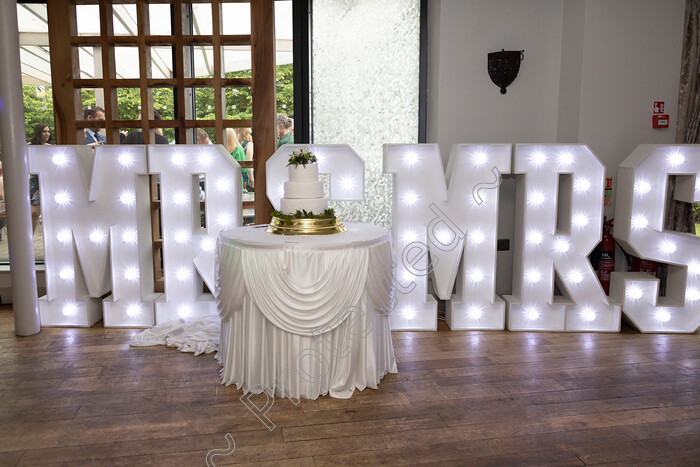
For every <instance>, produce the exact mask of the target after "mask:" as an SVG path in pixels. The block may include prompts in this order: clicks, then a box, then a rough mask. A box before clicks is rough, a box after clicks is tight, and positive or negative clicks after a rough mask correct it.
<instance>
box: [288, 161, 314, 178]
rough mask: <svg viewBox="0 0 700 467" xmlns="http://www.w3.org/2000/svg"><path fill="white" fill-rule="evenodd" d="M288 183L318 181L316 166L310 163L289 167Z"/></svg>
mask: <svg viewBox="0 0 700 467" xmlns="http://www.w3.org/2000/svg"><path fill="white" fill-rule="evenodd" d="M287 169H289V181H290V182H315V181H317V180H318V164H317V163H315V162H314V163H311V164H306V165H302V164H299V165H290V166H288V167H287Z"/></svg>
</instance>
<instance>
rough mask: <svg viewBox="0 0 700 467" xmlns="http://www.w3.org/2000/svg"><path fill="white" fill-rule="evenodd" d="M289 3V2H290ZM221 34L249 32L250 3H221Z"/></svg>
mask: <svg viewBox="0 0 700 467" xmlns="http://www.w3.org/2000/svg"><path fill="white" fill-rule="evenodd" d="M290 4H291V2H290ZM221 23H222V24H221V34H226V35H243V34H250V4H249V3H224V4H222V5H221Z"/></svg>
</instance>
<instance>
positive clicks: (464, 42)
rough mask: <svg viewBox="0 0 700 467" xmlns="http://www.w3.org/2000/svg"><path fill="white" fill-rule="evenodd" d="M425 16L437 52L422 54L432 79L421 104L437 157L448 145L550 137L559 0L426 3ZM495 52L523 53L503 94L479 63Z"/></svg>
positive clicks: (440, 0) (554, 104) (553, 133)
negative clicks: (427, 107) (436, 146)
mask: <svg viewBox="0 0 700 467" xmlns="http://www.w3.org/2000/svg"><path fill="white" fill-rule="evenodd" d="M428 21H429V22H430V25H431V26H433V28H431V30H430V31H429V36H428V44H429V47H430V44H431V43H432V42H433V41H436V40H437V41H438V43H439V49H438V50H437V54H436V55H437V56H436V57H434V56H432V55H429V56H428V69H429V77H432V78H433V79H432V80H430V79H429V81H428V101H433V103H432V104H431V105H432V106H433V107H432V108H431V109H430V110H431V112H430V113H429V114H428V124H429V125H430V126H429V134H428V140H429V141H428V142H438V143H439V144H440V151H441V153H442V154H443V160H445V158H446V157H447V155H448V154H449V150H450V147H451V145H452V144H453V143H507V142H522V143H527V142H539V141H545V140H546V141H553V140H554V139H555V138H556V119H557V92H556V91H557V90H558V87H559V62H560V57H561V31H562V2H561V1H560V0H537V1H523V0H496V1H494V0H472V1H464V0H438V1H435V0H431V1H430V2H428ZM436 22H437V28H435V26H436ZM501 49H506V50H523V49H524V50H525V59H524V60H523V62H522V63H521V65H520V73H519V75H518V77H517V78H516V80H515V81H514V82H513V84H511V85H510V86H509V87H508V92H507V93H506V94H505V95H502V94H501V93H500V90H499V88H498V87H497V86H496V85H495V84H493V83H492V82H491V79H490V78H489V74H488V71H487V67H486V65H487V54H488V53H489V52H497V51H500V50H501ZM431 52H435V51H434V50H431ZM433 55H435V54H433ZM434 65H437V66H438V70H437V73H435V71H436V70H435V69H434V68H433V66H434ZM431 72H432V74H431ZM435 78H437V79H435ZM435 90H439V94H438V95H437V103H435V102H434V100H433V92H434V91H435Z"/></svg>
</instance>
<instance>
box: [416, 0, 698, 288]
mask: <svg viewBox="0 0 700 467" xmlns="http://www.w3.org/2000/svg"><path fill="white" fill-rule="evenodd" d="M684 11H685V0H663V1H659V0H430V1H429V2H428V21H429V31H428V50H429V56H428V121H427V123H428V127H427V128H428V134H427V142H437V143H439V144H440V149H441V152H442V155H443V161H445V160H446V157H447V155H448V153H449V148H450V146H451V145H452V144H455V143H527V142H530V143H533V142H541V143H552V142H566V143H569V142H578V143H583V144H588V145H589V146H590V147H591V149H592V150H593V152H594V153H596V155H597V156H598V157H599V158H600V159H601V161H602V162H603V164H605V165H606V167H607V176H613V177H615V176H616V174H617V166H618V164H619V163H620V162H621V161H622V160H623V159H624V158H625V157H626V156H627V155H628V154H629V153H630V152H632V150H633V149H634V148H635V147H636V146H637V145H638V144H641V143H670V142H673V137H674V136H673V135H674V131H675V130H674V127H675V121H676V117H677V99H678V98H677V96H678V85H679V79H680V58H681V48H682V33H683V21H684ZM502 48H504V49H506V50H518V49H525V59H524V60H523V62H522V64H521V67H520V73H519V75H518V77H517V78H516V80H515V81H514V82H513V84H511V85H510V86H509V87H508V93H507V94H505V95H501V94H500V93H499V90H498V88H497V87H496V86H495V85H494V84H493V83H492V82H491V80H490V78H489V76H488V72H487V69H486V63H487V54H488V53H489V52H494V51H498V50H500V49H502ZM654 100H665V101H666V105H667V113H670V116H671V125H670V126H671V128H669V129H665V130H654V129H652V128H651V106H652V101H654ZM510 183H513V180H512V179H504V185H503V187H502V190H501V195H502V200H501V202H502V204H503V206H502V208H501V214H500V216H499V222H500V225H499V237H501V238H506V237H507V238H512V232H513V224H512V222H513V216H512V212H513V193H514V190H512V189H511V188H512V187H510V186H509V184H510ZM613 201H614V198H613ZM613 212H614V209H613V208H606V211H605V214H606V215H608V216H612V214H613ZM498 267H499V270H498V280H497V284H498V289H499V292H508V290H504V287H505V285H504V284H510V281H511V277H510V275H511V274H512V272H511V271H512V255H511V252H505V253H499V266H498Z"/></svg>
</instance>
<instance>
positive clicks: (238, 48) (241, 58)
mask: <svg viewBox="0 0 700 467" xmlns="http://www.w3.org/2000/svg"><path fill="white" fill-rule="evenodd" d="M223 56H224V57H223V58H224V66H223V70H224V77H225V78H252V77H253V74H252V72H251V53H250V46H249V45H228V46H224V47H223Z"/></svg>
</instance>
